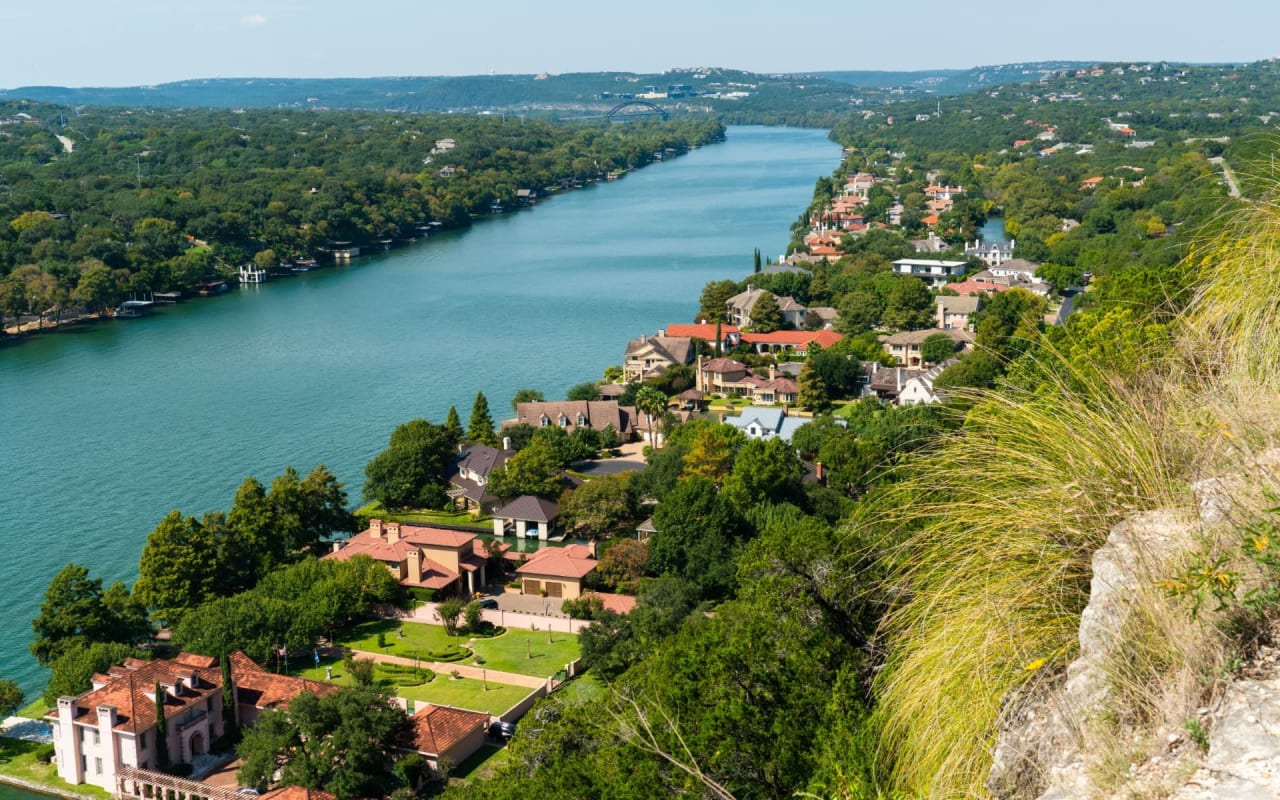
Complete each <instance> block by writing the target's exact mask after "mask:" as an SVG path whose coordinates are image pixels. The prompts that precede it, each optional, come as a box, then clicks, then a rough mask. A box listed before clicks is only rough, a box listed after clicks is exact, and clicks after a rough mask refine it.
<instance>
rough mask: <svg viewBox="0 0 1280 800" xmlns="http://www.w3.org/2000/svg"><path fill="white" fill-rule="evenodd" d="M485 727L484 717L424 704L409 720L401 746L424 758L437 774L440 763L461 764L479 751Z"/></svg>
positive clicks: (472, 712) (478, 714)
mask: <svg viewBox="0 0 1280 800" xmlns="http://www.w3.org/2000/svg"><path fill="white" fill-rule="evenodd" d="M488 727H489V715H488V714H482V713H480V712H478V711H466V710H463V709H461V708H451V707H448V706H437V705H432V704H431V703H426V704H424V705H422V707H421V708H419V709H418V711H417V713H415V714H414V715H413V716H412V717H409V725H408V727H407V729H406V735H405V737H404V739H403V740H402V743H401V746H402V747H403V748H404V749H406V750H413V751H414V752H417V753H421V754H422V755H424V756H426V757H427V761H428V762H430V764H431V769H433V770H435V771H437V772H439V771H440V762H441V761H445V762H448V763H450V764H455V765H456V764H461V763H462V762H463V761H466V760H467V759H468V758H470V757H471V754H472V753H474V752H475V751H477V750H479V749H480V748H481V747H483V746H484V735H485V731H486V729H487V728H488Z"/></svg>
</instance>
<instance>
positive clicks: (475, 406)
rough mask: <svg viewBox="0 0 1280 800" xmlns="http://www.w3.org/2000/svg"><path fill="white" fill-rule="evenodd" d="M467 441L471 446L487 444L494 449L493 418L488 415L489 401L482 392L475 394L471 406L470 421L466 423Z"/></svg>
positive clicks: (495, 442)
mask: <svg viewBox="0 0 1280 800" xmlns="http://www.w3.org/2000/svg"><path fill="white" fill-rule="evenodd" d="M467 441H469V442H471V443H472V444H487V445H489V446H490V447H496V446H497V444H498V437H497V436H495V435H494V433H493V416H492V415H491V414H490V413H489V400H488V399H487V398H486V397H485V396H484V392H476V401H475V402H474V403H472V404H471V421H470V422H468V423H467Z"/></svg>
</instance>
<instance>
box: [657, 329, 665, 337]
mask: <svg viewBox="0 0 1280 800" xmlns="http://www.w3.org/2000/svg"><path fill="white" fill-rule="evenodd" d="M658 335H659V336H666V335H667V329H666V328H658Z"/></svg>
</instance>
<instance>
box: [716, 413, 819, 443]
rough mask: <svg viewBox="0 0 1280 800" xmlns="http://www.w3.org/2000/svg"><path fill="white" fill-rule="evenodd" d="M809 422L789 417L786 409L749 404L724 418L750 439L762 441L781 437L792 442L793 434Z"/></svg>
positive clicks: (728, 423)
mask: <svg viewBox="0 0 1280 800" xmlns="http://www.w3.org/2000/svg"><path fill="white" fill-rule="evenodd" d="M807 422H809V420H808V419H806V418H801V417H788V416H787V412H786V410H784V409H781V408H761V407H760V406H747V407H746V408H744V409H742V412H741V413H739V414H737V415H735V416H732V417H725V418H724V424H726V425H732V426H733V427H735V428H737V429H738V430H740V431H742V432H743V433H745V434H746V435H747V438H748V439H760V440H762V441H768V440H770V439H781V440H782V441H784V442H790V441H791V435H792V434H794V433H795V432H796V430H797V429H799V428H800V426H801V425H804V424H805V423H807Z"/></svg>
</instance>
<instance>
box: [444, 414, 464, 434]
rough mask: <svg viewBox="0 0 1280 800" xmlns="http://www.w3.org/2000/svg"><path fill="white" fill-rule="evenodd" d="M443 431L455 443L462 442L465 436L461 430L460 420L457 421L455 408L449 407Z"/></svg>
mask: <svg viewBox="0 0 1280 800" xmlns="http://www.w3.org/2000/svg"><path fill="white" fill-rule="evenodd" d="M444 429H445V431H446V432H447V433H448V434H449V436H450V437H452V438H453V440H454V441H455V442H460V441H462V439H463V437H464V436H465V434H464V432H463V430H462V420H460V419H458V407H457V406H449V413H448V415H447V416H446V417H445V419H444Z"/></svg>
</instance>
